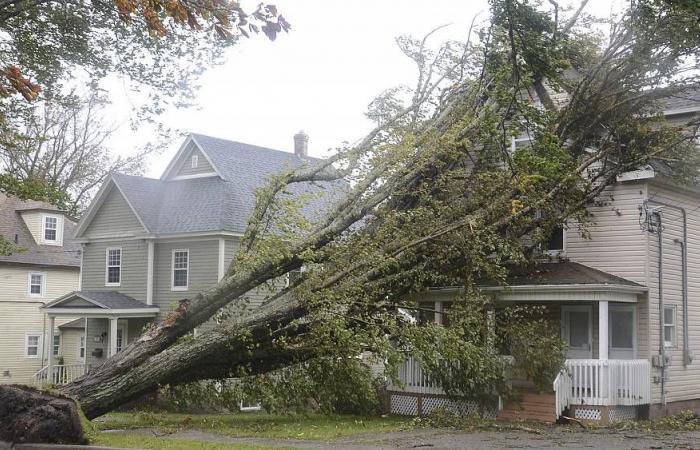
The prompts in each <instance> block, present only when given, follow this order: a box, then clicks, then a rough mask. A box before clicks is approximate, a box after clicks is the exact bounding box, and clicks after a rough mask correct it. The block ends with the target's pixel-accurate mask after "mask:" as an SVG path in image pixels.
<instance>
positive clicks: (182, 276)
mask: <svg viewBox="0 0 700 450" xmlns="http://www.w3.org/2000/svg"><path fill="white" fill-rule="evenodd" d="M189 278H190V251H189V250H187V249H184V250H173V276H172V281H173V283H172V290H173V291H186V290H187V288H188V286H189V281H190V280H189Z"/></svg>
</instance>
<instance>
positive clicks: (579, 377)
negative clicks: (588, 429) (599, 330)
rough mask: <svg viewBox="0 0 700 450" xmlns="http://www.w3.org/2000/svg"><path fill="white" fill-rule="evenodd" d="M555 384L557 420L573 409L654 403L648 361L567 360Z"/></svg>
mask: <svg viewBox="0 0 700 450" xmlns="http://www.w3.org/2000/svg"><path fill="white" fill-rule="evenodd" d="M565 367H566V368H565V370H563V371H562V372H561V373H560V374H559V375H558V376H557V378H556V379H555V380H554V384H553V388H554V392H555V394H556V404H557V411H556V412H557V417H559V416H561V413H562V412H563V411H564V409H566V408H567V407H569V406H571V405H596V406H608V405H625V406H632V405H645V404H648V403H651V365H650V364H649V361H647V360H646V359H633V360H621V359H610V360H599V359H567V360H566V362H565Z"/></svg>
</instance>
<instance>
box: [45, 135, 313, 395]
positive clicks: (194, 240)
mask: <svg viewBox="0 0 700 450" xmlns="http://www.w3.org/2000/svg"><path fill="white" fill-rule="evenodd" d="M294 142H295V147H294V148H295V152H294V153H290V152H284V151H279V150H272V149H269V148H263V147H257V146H253V145H248V144H242V143H238V142H232V141H227V140H223V139H216V138H212V137H208V136H203V135H199V134H191V135H190V136H189V137H188V138H187V139H186V140H185V142H184V143H183V144H182V146H181V147H180V149H179V151H178V152H177V154H176V155H175V157H174V158H173V159H172V161H171V162H170V164H169V165H168V167H167V169H166V170H165V173H164V174H163V176H162V177H161V178H160V179H151V178H145V177H139V176H128V175H122V174H117V173H115V174H112V175H111V176H110V177H109V179H108V180H107V181H106V182H105V183H104V185H103V186H102V187H101V189H100V191H99V193H98V194H97V196H96V197H95V199H94V200H93V202H92V204H91V205H90V207H89V209H88V211H87V212H86V214H85V215H84V217H83V218H82V220H81V221H80V223H79V224H78V227H77V229H76V231H75V242H77V243H78V244H80V245H81V246H82V261H81V268H82V271H81V272H82V273H81V284H80V289H79V290H78V291H74V292H70V293H68V294H66V295H63V296H62V297H60V298H58V299H56V300H54V301H52V302H50V303H48V304H46V305H45V306H43V307H42V310H43V311H44V312H45V313H46V315H47V316H48V319H49V320H48V322H49V325H48V328H49V330H52V331H53V330H54V324H55V323H56V322H55V321H56V318H62V317H78V319H76V320H73V321H71V322H68V323H66V324H64V325H62V326H59V329H60V332H61V334H62V335H64V336H67V337H69V338H68V339H64V342H81V345H83V344H82V343H84V345H85V347H84V348H81V349H63V351H64V352H66V353H71V352H73V351H74V350H75V351H76V352H80V354H81V356H82V358H83V364H84V365H85V368H88V367H90V366H93V367H94V366H95V365H99V364H101V363H102V362H103V361H105V359H106V358H108V357H109V356H111V355H113V354H115V353H117V352H119V351H121V350H122V349H123V348H124V347H125V346H126V345H127V344H128V343H130V342H132V341H133V340H134V339H136V338H137V337H138V336H139V335H140V334H141V330H142V329H143V327H144V326H145V325H146V324H147V323H149V322H151V321H153V320H157V319H159V318H162V317H163V316H164V315H165V314H166V313H167V312H168V311H170V310H171V309H173V305H175V304H176V302H177V301H178V300H180V299H183V298H188V297H191V296H193V295H194V294H196V293H198V292H201V291H202V290H205V289H207V288H210V287H212V286H214V285H216V284H217V283H218V281H219V280H221V278H222V277H223V276H224V271H225V269H226V268H227V267H228V265H229V264H230V263H231V261H232V260H233V258H234V254H235V253H236V251H237V249H238V247H239V241H240V239H241V237H242V236H243V232H244V231H245V227H246V224H247V220H248V217H249V216H250V213H251V211H252V209H253V207H254V205H255V190H256V188H258V187H261V186H262V185H263V184H264V183H265V182H266V180H267V177H268V176H269V175H271V174H273V173H277V172H280V171H282V170H284V169H289V168H293V167H297V166H299V165H301V164H304V163H307V164H313V163H314V161H317V160H315V159H314V158H310V157H308V155H307V143H308V136H306V135H305V134H303V133H299V134H297V135H296V136H295V138H294ZM300 189H305V188H304V187H301V188H300ZM306 189H309V188H308V187H306ZM265 295H266V293H265V292H258V293H253V294H251V295H249V297H250V299H251V303H252V306H255V304H256V303H259V302H261V301H262V300H263V298H264V296H265ZM52 331H51V332H52ZM73 335H76V336H77V338H76V336H73ZM71 336H73V338H72V339H71V338H70V337H71ZM49 340H50V341H51V340H53V337H52V336H49ZM47 371H48V372H49V373H53V374H54V375H53V376H52V378H51V379H52V380H53V381H54V382H66V381H70V379H72V378H73V374H66V373H65V369H64V368H62V367H61V366H60V365H57V364H56V362H55V361H53V360H50V361H49V364H48V367H47ZM79 374H80V373H78V372H76V374H75V375H76V376H77V375H79Z"/></svg>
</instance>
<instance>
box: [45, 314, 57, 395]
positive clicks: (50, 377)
mask: <svg viewBox="0 0 700 450" xmlns="http://www.w3.org/2000/svg"><path fill="white" fill-rule="evenodd" d="M55 326H56V317H54V316H49V342H48V346H46V347H47V348H48V349H49V352H48V354H49V364H48V365H49V368H48V371H49V373H48V374H47V378H46V380H47V382H48V383H49V384H54V379H53V328H54V327H55Z"/></svg>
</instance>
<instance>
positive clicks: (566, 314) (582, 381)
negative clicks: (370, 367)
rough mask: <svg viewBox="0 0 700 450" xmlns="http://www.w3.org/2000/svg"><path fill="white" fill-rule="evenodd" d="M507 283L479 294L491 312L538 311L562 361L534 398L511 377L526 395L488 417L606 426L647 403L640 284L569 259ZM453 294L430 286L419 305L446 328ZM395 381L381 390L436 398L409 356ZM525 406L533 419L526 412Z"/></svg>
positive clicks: (419, 407)
mask: <svg viewBox="0 0 700 450" xmlns="http://www.w3.org/2000/svg"><path fill="white" fill-rule="evenodd" d="M510 281H511V283H512V284H510V285H509V286H506V287H503V286H496V285H494V286H488V285H485V286H483V287H482V288H481V289H482V291H483V292H486V293H489V294H490V295H492V296H493V297H494V300H495V304H496V308H499V307H504V306H507V305H508V304H514V303H519V304H536V305H542V306H545V307H546V309H547V311H548V314H549V316H550V319H551V320H552V322H553V323H555V324H557V325H558V327H559V330H560V333H561V337H562V339H563V340H564V341H565V342H566V344H567V351H566V362H565V368H564V369H563V370H562V372H561V373H560V374H559V375H558V376H557V377H556V379H555V380H551V382H552V392H549V393H535V392H534V391H533V390H532V389H533V384H532V383H531V381H528V380H526V379H524V378H520V377H518V376H517V375H514V376H512V377H511V382H512V385H513V387H514V388H516V389H519V390H521V391H522V392H524V393H526V394H525V395H524V396H523V400H522V401H521V402H520V403H518V404H505V405H504V404H502V403H501V404H499V411H498V412H496V413H495V415H497V416H499V417H500V416H501V415H503V416H508V417H514V418H515V417H519V418H526V419H527V418H536V419H539V420H546V421H551V422H553V421H555V420H557V419H558V418H559V417H561V416H562V415H567V416H570V417H576V418H579V419H587V420H600V421H603V422H607V421H609V420H615V419H617V418H632V416H633V415H635V416H636V413H637V406H639V405H646V404H649V403H650V402H651V364H650V362H649V360H647V359H639V358H638V355H637V349H638V348H641V347H642V345H641V344H643V342H644V339H645V335H644V334H643V333H642V332H640V331H641V330H644V329H645V327H646V320H647V318H646V316H645V314H644V311H645V308H639V304H640V302H645V301H646V288H645V287H644V286H641V285H639V284H636V283H633V282H631V281H628V280H625V279H622V278H619V277H616V276H613V275H610V274H607V273H605V272H602V271H599V270H596V269H592V268H590V267H586V266H583V265H581V264H577V263H572V262H565V263H549V264H541V265H540V267H538V268H537V269H536V271H535V273H533V272H529V273H528V274H524V275H522V276H517V275H516V277H514V278H513V279H512V280H510ZM457 291H458V289H456V288H448V289H435V290H433V291H432V292H429V293H428V294H427V295H426V296H425V297H423V298H422V299H421V300H420V303H421V304H422V306H423V307H427V308H430V307H431V306H433V307H434V311H435V315H434V317H431V319H432V320H434V321H435V322H437V323H439V324H446V323H447V322H449V317H448V315H447V314H445V312H446V311H448V310H449V307H450V302H452V300H453V299H454V297H455V295H456V294H457V293H458V292H457ZM426 303H427V304H426ZM494 332H495V331H494ZM504 358H507V356H504ZM399 378H400V380H401V382H402V384H403V386H389V390H390V391H395V392H402V393H407V394H410V395H415V396H419V397H420V396H435V397H436V398H440V397H444V394H445V393H444V392H443V391H442V389H441V388H440V386H438V385H436V384H435V383H434V382H432V381H431V380H430V379H429V378H428V377H427V376H426V374H425V373H424V372H423V370H422V368H421V367H420V364H419V362H418V361H417V360H414V359H413V358H410V357H409V358H407V359H406V361H405V362H404V363H403V365H402V366H401V367H400V370H399ZM405 401H406V400H405V399H404V402H405ZM446 401H447V400H443V401H441V402H442V403H445V402H446ZM409 403H410V402H409ZM430 403H431V402H428V404H430ZM499 403H500V402H499ZM415 404H416V408H415V410H416V413H417V414H421V413H423V414H426V413H428V412H429V411H425V408H424V407H423V405H425V404H426V402H425V401H423V400H422V399H421V401H416V403H415ZM528 408H529V409H531V410H532V411H529V412H533V411H536V414H528V411H527V410H528ZM504 410H505V411H504Z"/></svg>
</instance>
